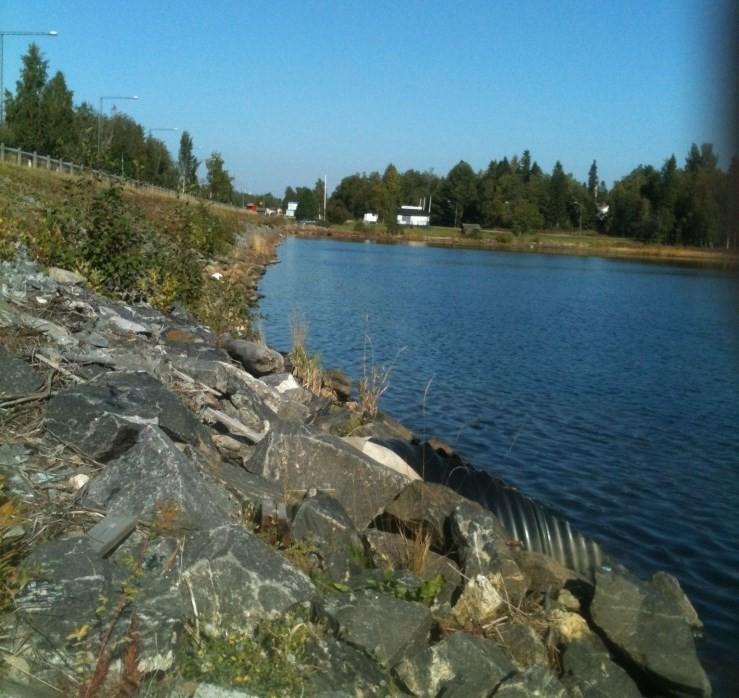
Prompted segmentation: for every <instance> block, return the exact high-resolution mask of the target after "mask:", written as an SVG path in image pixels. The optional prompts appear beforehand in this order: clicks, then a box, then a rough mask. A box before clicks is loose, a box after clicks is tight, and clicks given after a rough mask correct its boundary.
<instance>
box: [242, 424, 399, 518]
mask: <svg viewBox="0 0 739 698" xmlns="http://www.w3.org/2000/svg"><path fill="white" fill-rule="evenodd" d="M246 468H247V470H250V471H251V472H253V473H257V474H258V475H262V476H263V477H266V478H269V479H272V480H277V481H279V482H280V484H281V485H282V487H284V488H285V489H286V490H288V491H297V492H301V491H306V492H307V491H308V490H309V489H311V488H315V489H317V490H321V491H324V492H328V493H329V494H331V495H332V496H333V497H335V498H336V499H338V500H339V502H341V504H342V506H343V507H344V509H345V510H346V512H347V513H348V514H349V516H350V517H351V519H352V521H353V523H354V526H355V528H357V529H362V528H364V527H366V526H367V524H368V523H369V522H370V521H371V520H372V519H373V518H374V517H375V516H376V515H377V514H378V513H379V512H380V511H381V510H382V508H383V507H384V506H385V505H386V503H387V502H388V501H389V500H391V499H392V498H393V497H394V496H395V495H396V494H397V493H398V492H399V491H400V490H401V489H402V488H403V486H404V485H405V483H406V480H405V478H403V477H402V476H401V475H398V474H397V473H395V472H394V471H392V470H390V469H388V468H384V467H383V466H381V465H378V464H377V463H376V462H375V461H373V460H371V459H369V458H367V457H366V456H364V455H363V454H361V453H359V452H358V451H357V450H356V449H354V448H352V447H351V446H349V445H347V444H345V443H344V442H343V441H342V440H341V439H340V438H338V437H335V436H331V435H328V434H319V433H316V432H313V431H311V430H309V429H308V428H306V427H304V426H302V425H300V424H294V423H282V424H277V425H275V427H274V429H272V430H271V431H270V432H269V434H267V436H266V437H265V438H264V439H262V440H261V441H260V442H259V444H258V445H257V446H256V447H255V449H254V454H253V455H252V457H251V458H250V459H249V461H248V462H247V463H246Z"/></svg>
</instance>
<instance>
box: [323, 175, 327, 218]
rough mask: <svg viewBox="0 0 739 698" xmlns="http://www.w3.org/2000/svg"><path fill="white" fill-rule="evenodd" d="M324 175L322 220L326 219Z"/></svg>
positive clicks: (324, 178) (324, 182) (324, 179)
mask: <svg viewBox="0 0 739 698" xmlns="http://www.w3.org/2000/svg"><path fill="white" fill-rule="evenodd" d="M326 182H327V179H326V175H323V220H324V221H325V220H326V186H327V185H326Z"/></svg>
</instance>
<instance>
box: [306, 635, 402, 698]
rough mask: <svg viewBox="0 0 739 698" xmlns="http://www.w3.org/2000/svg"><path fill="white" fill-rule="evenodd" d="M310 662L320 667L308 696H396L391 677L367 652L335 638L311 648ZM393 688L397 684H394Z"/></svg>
mask: <svg viewBox="0 0 739 698" xmlns="http://www.w3.org/2000/svg"><path fill="white" fill-rule="evenodd" d="M308 652H309V661H311V663H312V664H313V665H314V666H316V667H317V669H318V670H317V671H316V672H315V673H314V674H313V675H312V676H311V678H310V680H309V683H308V687H307V691H306V695H310V696H320V697H322V698H331V697H332V696H333V697H335V698H345V697H348V696H362V698H386V697H387V696H392V695H397V692H393V690H392V689H391V688H390V686H391V684H392V681H391V679H390V677H388V676H387V675H386V674H384V673H383V672H382V671H380V669H379V667H378V666H377V664H375V663H374V662H373V661H372V660H371V659H370V658H369V657H368V656H367V655H366V654H365V653H364V652H362V651H360V650H358V649H355V648H354V647H352V646H351V645H347V644H346V643H345V642H340V641H338V640H335V639H334V638H332V637H328V638H325V639H321V640H318V641H317V642H315V643H314V644H313V646H312V647H309V649H308ZM393 688H394V687H393Z"/></svg>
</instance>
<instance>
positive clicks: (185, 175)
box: [177, 131, 200, 193]
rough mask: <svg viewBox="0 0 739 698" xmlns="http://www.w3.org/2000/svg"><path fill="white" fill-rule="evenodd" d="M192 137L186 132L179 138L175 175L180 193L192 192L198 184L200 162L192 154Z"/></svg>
mask: <svg viewBox="0 0 739 698" xmlns="http://www.w3.org/2000/svg"><path fill="white" fill-rule="evenodd" d="M193 151H194V148H193V144H192V136H190V134H189V133H188V132H187V131H183V132H182V136H180V150H179V153H178V155H177V173H178V175H179V179H180V187H181V189H182V192H183V193H184V192H186V191H192V190H193V189H195V188H197V184H198V167H200V162H199V161H198V159H197V158H196V157H195V155H194V154H193Z"/></svg>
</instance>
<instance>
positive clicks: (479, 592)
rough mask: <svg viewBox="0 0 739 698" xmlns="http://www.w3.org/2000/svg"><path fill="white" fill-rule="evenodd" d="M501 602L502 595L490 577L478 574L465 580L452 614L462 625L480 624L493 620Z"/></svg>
mask: <svg viewBox="0 0 739 698" xmlns="http://www.w3.org/2000/svg"><path fill="white" fill-rule="evenodd" d="M503 603H504V602H503V597H502V596H501V595H500V593H499V592H498V590H497V589H496V588H495V586H493V583H492V582H491V581H490V579H489V578H488V577H486V576H485V575H483V574H478V575H476V576H475V577H473V578H472V579H470V580H469V581H468V582H467V585H466V586H465V588H464V591H463V592H462V595H461V596H460V597H459V600H458V601H457V603H456V605H455V606H454V609H453V614H454V617H455V619H456V620H457V622H458V623H459V624H460V625H462V626H463V627H468V626H472V625H474V626H480V625H484V624H485V623H488V622H490V621H491V620H493V619H494V618H495V616H496V615H497V612H498V609H499V608H500V607H501V606H502V605H503Z"/></svg>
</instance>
